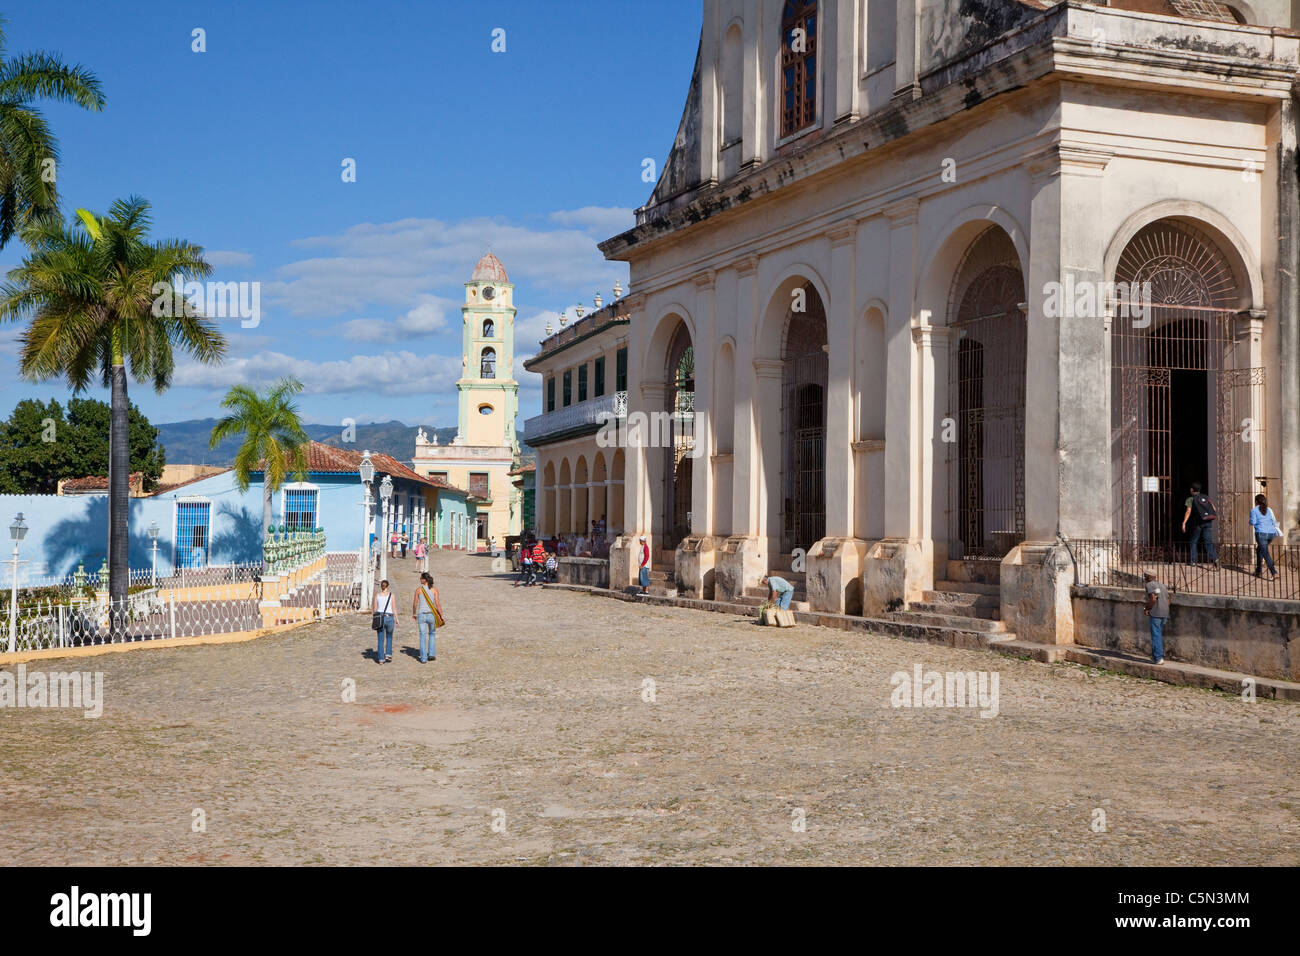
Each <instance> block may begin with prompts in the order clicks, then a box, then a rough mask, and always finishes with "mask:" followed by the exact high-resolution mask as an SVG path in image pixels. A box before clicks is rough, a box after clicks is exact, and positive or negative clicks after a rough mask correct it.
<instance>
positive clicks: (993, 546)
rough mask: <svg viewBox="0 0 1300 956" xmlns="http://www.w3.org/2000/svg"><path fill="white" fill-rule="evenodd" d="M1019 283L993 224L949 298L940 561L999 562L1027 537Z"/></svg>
mask: <svg viewBox="0 0 1300 956" xmlns="http://www.w3.org/2000/svg"><path fill="white" fill-rule="evenodd" d="M1024 303H1025V281H1024V276H1023V274H1022V272H1021V268H1020V257H1019V255H1018V254H1017V253H1016V247H1015V245H1014V243H1012V241H1011V238H1010V236H1008V235H1007V234H1006V232H1004V231H1003V229H1002V228H1001V227H1000V226H989V227H988V228H987V229H985V230H984V231H983V232H981V233H980V234H979V235H978V236H977V237H976V238H975V240H974V241H973V242H972V243H971V244H970V246H969V247H968V248H967V250H966V254H965V256H964V257H963V258H962V262H961V264H960V265H959V266H958V268H957V272H956V277H955V279H954V280H953V284H952V288H951V291H950V293H949V297H948V324H949V325H950V326H951V327H952V328H953V329H954V330H955V331H956V339H955V340H954V341H952V342H951V344H950V351H949V360H948V416H947V417H948V418H949V419H950V421H949V422H945V423H944V426H945V429H952V432H953V433H952V434H950V435H947V436H942V437H944V439H945V441H946V447H947V449H948V557H949V558H951V559H954V560H994V561H1000V560H1001V559H1002V557H1003V556H1004V555H1006V553H1007V552H1008V551H1010V550H1011V549H1012V548H1013V547H1014V546H1015V545H1016V544H1017V543H1019V542H1020V541H1023V540H1024V537H1025V347H1026V330H1025V314H1024Z"/></svg>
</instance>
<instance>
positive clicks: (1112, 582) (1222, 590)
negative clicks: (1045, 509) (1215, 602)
mask: <svg viewBox="0 0 1300 956" xmlns="http://www.w3.org/2000/svg"><path fill="white" fill-rule="evenodd" d="M1279 540H1280V539H1275V540H1274V541H1273V546H1272V548H1271V550H1270V555H1271V557H1272V558H1273V565H1274V567H1275V568H1276V569H1277V574H1276V576H1274V575H1273V574H1271V573H1270V572H1269V570H1268V565H1267V563H1266V562H1261V572H1260V575H1259V576H1256V574H1255V561H1256V547H1255V545H1254V544H1227V543H1222V544H1219V545H1218V547H1217V557H1218V562H1217V563H1211V562H1210V560H1209V556H1208V555H1207V554H1206V553H1205V549H1204V546H1203V545H1202V547H1201V549H1200V553H1199V554H1198V555H1197V558H1198V563H1197V564H1191V563H1190V561H1189V558H1190V554H1189V552H1188V547H1187V545H1186V544H1181V543H1180V544H1164V545H1150V544H1142V543H1139V542H1136V541H1120V540H1116V539H1084V538H1075V539H1071V540H1070V547H1071V549H1072V550H1073V551H1074V554H1075V557H1076V559H1077V561H1078V565H1079V583H1080V584H1082V585H1088V586H1093V587H1117V588H1136V589H1138V590H1141V589H1142V588H1143V587H1144V584H1145V581H1144V575H1145V574H1147V573H1148V572H1149V573H1151V574H1154V575H1155V576H1156V579H1157V580H1159V581H1160V582H1161V583H1163V584H1164V585H1165V586H1166V587H1168V588H1169V589H1170V590H1171V591H1175V592H1184V593H1187V594H1207V595H1215V594H1218V595H1224V596H1232V597H1254V598H1271V599H1274V600H1288V601H1295V600H1300V547H1298V546H1295V545H1282V544H1280V543H1279Z"/></svg>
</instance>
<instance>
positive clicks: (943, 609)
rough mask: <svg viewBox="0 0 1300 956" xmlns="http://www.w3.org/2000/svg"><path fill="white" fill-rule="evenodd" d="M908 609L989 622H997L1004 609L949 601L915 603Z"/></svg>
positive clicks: (995, 606)
mask: <svg viewBox="0 0 1300 956" xmlns="http://www.w3.org/2000/svg"><path fill="white" fill-rule="evenodd" d="M907 609H908V610H909V611H919V612H921V613H923V614H945V615H948V616H951V617H968V618H971V619H981V620H987V621H996V620H998V618H999V617H1001V615H1002V609H1001V608H1000V607H998V606H997V605H994V606H993V607H981V606H979V605H975V604H953V603H950V602H948V601H913V602H912V603H911V604H909V605H908V606H907Z"/></svg>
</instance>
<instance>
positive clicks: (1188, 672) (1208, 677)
mask: <svg viewBox="0 0 1300 956" xmlns="http://www.w3.org/2000/svg"><path fill="white" fill-rule="evenodd" d="M543 587H545V588H547V589H548V590H555V591H576V592H579V593H586V594H590V595H592V596H593V597H607V598H614V599H616V600H619V601H628V602H631V603H639V604H654V605H659V606H662V607H682V608H687V609H689V610H695V611H712V612H714V613H719V614H735V615H738V616H741V617H747V618H753V617H754V608H752V607H749V606H748V605H744V604H729V603H727V602H725V601H705V600H701V599H699V598H670V597H658V596H656V595H652V594H651V595H647V594H636V593H629V592H624V591H614V590H611V589H608V588H597V587H591V586H589V585H585V584H546V585H543ZM794 616H795V620H796V621H798V622H799V623H800V624H814V625H818V626H820V627H833V628H837V629H839V630H843V631H866V632H868V633H871V634H874V635H877V636H880V637H885V638H889V639H892V640H904V641H919V640H925V641H927V642H928V643H942V644H946V645H948V646H949V647H958V648H964V649H966V650H989V651H994V652H996V653H998V654H1006V655H1009V656H1012V657H1028V658H1030V659H1032V660H1035V661H1038V662H1040V663H1044V664H1055V663H1061V662H1063V661H1064V662H1068V663H1072V664H1082V665H1084V666H1087V667H1095V668H1098V669H1100V670H1105V671H1112V672H1115V673H1120V674H1127V675H1129V676H1131V677H1142V678H1146V679H1148V680H1155V681H1160V682H1162V683H1165V684H1173V685H1177V686H1183V687H1200V688H1204V689H1206V690H1218V691H1223V692H1224V693H1228V694H1240V693H1241V690H1242V682H1243V681H1245V680H1253V681H1254V682H1255V695H1256V696H1257V697H1265V698H1270V699H1273V700H1289V701H1300V683H1293V682H1291V681H1283V680H1277V679H1276V678H1271V677H1254V676H1253V675H1251V674H1239V673H1237V672H1235V671H1222V670H1215V669H1213V668H1209V667H1201V666H1199V665H1196V664H1181V663H1178V662H1176V661H1171V660H1169V659H1166V660H1165V662H1164V663H1163V664H1159V665H1157V664H1152V663H1151V662H1150V661H1145V660H1140V659H1138V658H1134V657H1126V656H1124V655H1122V654H1118V653H1116V652H1114V651H1100V650H1096V649H1093V648H1089V647H1080V646H1078V645H1076V644H1034V643H1031V642H1029V641H1019V640H1015V639H1014V638H1013V639H1010V640H1008V639H1006V638H1005V637H1003V638H1002V639H999V637H1001V635H998V634H996V633H994V634H980V633H976V632H972V631H941V630H939V629H937V628H936V629H935V633H936V637H937V639H934V640H930V639H928V638H920V637H916V636H914V635H913V634H910V633H907V632H906V630H905V628H911V629H913V630H914V626H911V625H904V624H903V623H902V622H899V624H900V626H899V627H898V628H893V627H890V626H889V625H890V623H891V622H886V621H880V620H877V619H875V618H863V617H854V616H852V615H848V614H825V613H820V612H817V611H795V612H794Z"/></svg>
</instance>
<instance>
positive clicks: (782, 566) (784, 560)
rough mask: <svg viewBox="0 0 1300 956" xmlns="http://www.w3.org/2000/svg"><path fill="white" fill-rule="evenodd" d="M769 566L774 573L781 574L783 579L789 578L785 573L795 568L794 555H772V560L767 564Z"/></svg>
mask: <svg viewBox="0 0 1300 956" xmlns="http://www.w3.org/2000/svg"><path fill="white" fill-rule="evenodd" d="M767 566H768V567H769V568H771V569H772V570H773V571H775V572H777V573H778V574H780V575H781V577H783V578H784V577H787V575H786V573H785V572H787V571H789V570H790V569H791V568H793V567H794V555H793V554H774V555H772V557H771V559H770V560H769V561H768V562H767Z"/></svg>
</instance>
